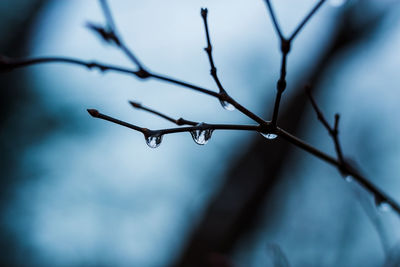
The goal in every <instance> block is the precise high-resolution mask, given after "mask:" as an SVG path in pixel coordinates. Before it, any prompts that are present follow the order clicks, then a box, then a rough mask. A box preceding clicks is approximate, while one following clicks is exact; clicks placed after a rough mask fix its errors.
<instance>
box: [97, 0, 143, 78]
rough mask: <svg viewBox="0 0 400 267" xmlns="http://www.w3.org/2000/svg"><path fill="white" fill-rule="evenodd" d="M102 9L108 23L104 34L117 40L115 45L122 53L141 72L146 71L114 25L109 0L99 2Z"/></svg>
mask: <svg viewBox="0 0 400 267" xmlns="http://www.w3.org/2000/svg"><path fill="white" fill-rule="evenodd" d="M99 1H100V6H101V9H102V10H103V13H104V16H105V18H106V21H107V26H108V30H107V29H103V31H104V32H108V34H109V35H111V36H112V37H113V39H114V40H115V44H116V45H117V46H118V47H119V48H120V49H121V51H122V52H123V53H124V54H125V55H126V56H127V57H128V58H129V59H130V60H131V61H132V62H133V63H134V64H135V65H136V66H137V67H138V68H139V70H142V71H143V70H145V68H144V66H143V64H142V63H141V62H140V61H139V59H138V58H137V57H136V56H135V54H134V53H133V52H132V51H131V50H130V49H129V48H128V47H127V46H126V45H125V43H124V42H123V41H122V39H121V37H120V36H119V34H118V31H117V27H116V25H115V23H114V19H113V16H112V14H111V9H110V7H109V5H108V3H107V0H99Z"/></svg>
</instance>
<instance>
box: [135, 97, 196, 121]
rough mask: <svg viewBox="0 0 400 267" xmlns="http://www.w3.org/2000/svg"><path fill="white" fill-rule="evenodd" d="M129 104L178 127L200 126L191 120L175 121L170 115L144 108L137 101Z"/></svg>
mask: <svg viewBox="0 0 400 267" xmlns="http://www.w3.org/2000/svg"><path fill="white" fill-rule="evenodd" d="M129 104H131V106H132V107H134V108H136V109H140V110H144V111H147V112H150V113H152V114H154V115H157V116H159V117H161V118H164V119H166V120H167V121H170V122H172V123H175V124H176V125H178V126H182V125H191V126H196V125H197V124H199V123H198V122H194V121H189V120H185V119H183V118H179V119H174V118H172V117H170V116H168V115H165V114H164V113H161V112H159V111H156V110H154V109H151V108H148V107H146V106H143V105H142V104H141V103H138V102H135V101H129Z"/></svg>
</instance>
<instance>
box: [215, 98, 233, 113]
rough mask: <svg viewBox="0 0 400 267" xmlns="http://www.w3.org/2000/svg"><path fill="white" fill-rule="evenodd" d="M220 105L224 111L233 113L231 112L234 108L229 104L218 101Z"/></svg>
mask: <svg viewBox="0 0 400 267" xmlns="http://www.w3.org/2000/svg"><path fill="white" fill-rule="evenodd" d="M219 102H220V103H221V106H222V107H223V108H224V109H226V110H228V111H233V110H235V107H234V106H233V105H232V104H231V103H229V102H227V101H223V100H221V101H219Z"/></svg>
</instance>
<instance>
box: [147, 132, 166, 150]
mask: <svg viewBox="0 0 400 267" xmlns="http://www.w3.org/2000/svg"><path fill="white" fill-rule="evenodd" d="M145 139H146V144H147V145H148V146H149V147H151V148H156V147H158V146H159V145H160V144H161V141H162V135H150V136H146V137H145Z"/></svg>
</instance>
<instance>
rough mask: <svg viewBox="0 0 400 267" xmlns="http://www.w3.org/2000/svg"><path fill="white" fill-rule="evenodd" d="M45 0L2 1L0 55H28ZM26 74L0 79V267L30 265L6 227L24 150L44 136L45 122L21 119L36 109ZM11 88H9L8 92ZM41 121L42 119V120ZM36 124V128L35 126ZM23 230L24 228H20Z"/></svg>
mask: <svg viewBox="0 0 400 267" xmlns="http://www.w3.org/2000/svg"><path fill="white" fill-rule="evenodd" d="M45 2H46V1H45V0H27V1H15V2H14V1H11V0H9V1H2V3H0V24H1V25H3V26H2V28H3V31H2V34H1V39H0V54H3V55H7V56H13V57H22V56H26V54H27V45H26V44H27V43H28V38H29V32H30V29H31V26H32V25H33V22H34V21H35V20H36V19H37V16H38V15H39V13H40V12H39V11H40V10H41V8H42V7H43V5H44V4H45ZM24 73H25V72H23V71H16V72H10V73H5V74H4V73H3V74H2V75H1V76H0V84H1V90H0V129H1V131H0V155H2V156H1V160H0V174H1V175H0V212H1V214H2V216H1V220H0V251H1V253H0V264H1V265H2V266H15V265H19V266H22V265H29V264H28V263H27V262H26V260H27V259H28V257H26V256H27V253H28V252H27V250H25V248H24V246H21V242H20V241H18V240H17V239H16V237H15V236H13V234H11V233H10V232H9V231H8V230H7V227H6V224H9V223H10V222H8V221H7V216H6V214H7V213H6V210H7V204H8V202H9V200H10V198H11V196H12V193H13V192H14V188H15V187H16V186H17V185H18V182H19V181H20V180H21V179H23V177H22V176H21V172H20V165H19V164H20V162H21V160H20V159H21V158H22V156H23V153H24V150H25V149H26V147H27V146H28V145H30V144H31V143H32V142H34V141H35V140H37V138H40V136H43V134H44V131H45V128H43V127H38V126H37V125H38V124H42V123H46V122H45V120H44V121H41V122H39V121H37V122H35V121H33V122H32V121H31V119H32V118H35V116H30V117H28V118H27V117H26V116H23V114H22V113H23V110H26V109H27V108H30V109H31V110H35V111H36V112H37V115H38V117H37V118H39V114H40V108H39V107H37V106H36V104H35V102H34V99H35V92H33V91H32V89H33V88H32V86H31V85H30V84H29V82H28V81H27V79H26V77H25V74H24ZM11 88H12V89H11ZM41 119H43V118H41ZM35 124H36V126H34V125H35ZM21 230H23V229H21Z"/></svg>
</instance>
